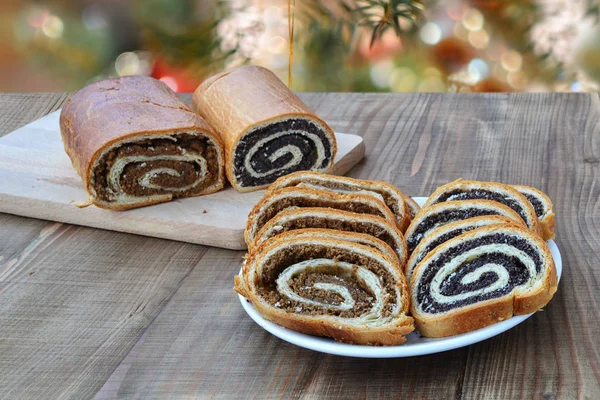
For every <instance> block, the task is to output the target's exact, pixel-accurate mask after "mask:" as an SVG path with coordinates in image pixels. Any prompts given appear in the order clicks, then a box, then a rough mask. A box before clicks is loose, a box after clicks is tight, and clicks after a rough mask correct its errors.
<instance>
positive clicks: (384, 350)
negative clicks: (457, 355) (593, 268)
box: [239, 197, 562, 358]
mask: <svg viewBox="0 0 600 400" xmlns="http://www.w3.org/2000/svg"><path fill="white" fill-rule="evenodd" d="M414 199H415V200H416V201H417V203H419V205H422V204H423V203H424V202H425V200H426V198H425V197H415V198H414ZM548 247H549V248H550V251H551V252H552V258H554V264H555V265H556V272H557V275H558V281H559V282H560V277H561V275H562V258H561V256H560V252H559V251H558V247H557V246H556V243H554V240H549V241H548ZM239 298H240V302H241V303H242V306H243V307H244V310H246V312H247V313H248V315H249V316H250V318H252V319H253V320H254V321H255V322H256V323H257V324H259V325H260V326H262V327H263V328H264V329H265V330H267V331H268V332H270V333H272V334H273V335H275V336H277V337H278V338H280V339H283V340H285V341H286V342H290V343H292V344H295V345H297V346H300V347H304V348H307V349H311V350H316V351H320V352H322V353H329V354H335V355H339V356H349V357H363V358H399V357H412V356H421V355H425V354H432V353H439V352H442V351H447V350H453V349H458V348H460V347H464V346H468V345H470V344H473V343H477V342H481V341H482V340H485V339H489V338H491V337H493V336H496V335H498V334H500V333H502V332H505V331H507V330H509V329H510V328H512V327H514V326H516V325H519V324H520V323H521V322H523V321H525V320H526V319H527V318H529V317H531V316H532V315H533V314H528V315H519V316H516V317H512V318H510V319H507V320H506V321H502V322H498V323H497V324H494V325H490V326H488V327H485V328H482V329H478V330H476V331H473V332H468V333H464V334H462V335H455V336H450V337H447V338H441V339H429V338H424V337H421V336H419V334H418V333H417V332H413V333H411V334H409V335H408V336H407V337H406V339H407V340H406V342H405V343H403V344H401V345H399V346H387V347H374V346H360V345H353V344H344V343H338V342H336V341H334V340H333V339H328V338H323V337H319V336H311V335H306V334H304V333H299V332H295V331H292V330H290V329H287V328H284V327H282V326H279V325H277V324H274V323H273V322H270V321H267V320H266V319H264V318H263V317H262V316H261V315H260V314H259V313H258V312H256V310H255V309H254V307H253V306H252V303H250V302H249V301H248V300H246V299H245V298H244V297H242V296H239Z"/></svg>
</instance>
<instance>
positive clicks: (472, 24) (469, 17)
mask: <svg viewBox="0 0 600 400" xmlns="http://www.w3.org/2000/svg"><path fill="white" fill-rule="evenodd" d="M462 23H463V25H464V26H465V28H467V29H468V30H470V31H478V30H480V29H481V28H483V23H484V18H483V14H481V12H480V11H479V10H477V9H475V8H469V9H468V10H467V12H466V13H465V14H464V16H463V18H462Z"/></svg>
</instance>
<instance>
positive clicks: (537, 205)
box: [521, 192, 546, 218]
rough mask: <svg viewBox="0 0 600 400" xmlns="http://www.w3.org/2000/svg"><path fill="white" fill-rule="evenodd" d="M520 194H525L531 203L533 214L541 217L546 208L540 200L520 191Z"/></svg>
mask: <svg viewBox="0 0 600 400" xmlns="http://www.w3.org/2000/svg"><path fill="white" fill-rule="evenodd" d="M521 194H522V195H523V196H525V198H526V199H527V201H529V202H530V203H531V205H532V206H533V209H534V210H535V215H537V216H538V217H539V218H541V217H543V216H544V214H545V213H546V209H545V207H544V204H543V203H542V202H541V201H540V199H538V198H537V197H535V196H534V195H532V194H529V193H523V192H521Z"/></svg>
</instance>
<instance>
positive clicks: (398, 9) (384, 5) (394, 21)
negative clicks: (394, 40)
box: [344, 0, 428, 46]
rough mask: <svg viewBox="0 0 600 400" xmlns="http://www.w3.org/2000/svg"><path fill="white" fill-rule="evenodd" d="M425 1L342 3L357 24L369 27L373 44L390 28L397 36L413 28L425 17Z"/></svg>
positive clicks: (357, 1) (376, 0)
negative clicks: (352, 4)
mask: <svg viewBox="0 0 600 400" xmlns="http://www.w3.org/2000/svg"><path fill="white" fill-rule="evenodd" d="M426 3H428V0H356V1H355V6H354V7H351V6H349V5H347V4H346V3H344V5H345V9H346V10H348V12H350V13H351V14H353V15H354V17H355V18H356V19H357V20H358V24H359V25H362V26H369V27H370V28H371V30H372V33H371V46H373V44H374V43H375V41H376V40H377V39H379V38H381V37H382V36H383V34H384V33H385V32H386V31H387V30H388V29H390V28H392V29H393V30H394V32H395V33H396V35H397V36H401V35H402V33H403V32H405V31H409V30H413V29H415V28H416V27H417V26H418V25H419V24H420V23H421V22H422V21H423V20H424V18H425V14H424V10H425V6H426ZM405 27H406V28H405Z"/></svg>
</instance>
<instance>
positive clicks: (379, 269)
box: [235, 232, 414, 345]
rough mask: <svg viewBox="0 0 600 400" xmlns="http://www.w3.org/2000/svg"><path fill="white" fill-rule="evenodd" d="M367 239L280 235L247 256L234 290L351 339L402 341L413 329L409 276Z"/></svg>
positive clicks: (310, 329) (312, 329)
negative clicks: (363, 241) (370, 244)
mask: <svg viewBox="0 0 600 400" xmlns="http://www.w3.org/2000/svg"><path fill="white" fill-rule="evenodd" d="M352 235H354V234H352V233H346V235H345V236H346V237H348V236H352ZM361 240H362V238H356V239H355V240H350V241H348V240H340V239H335V238H332V237H323V236H322V235H315V236H313V235H309V234H303V233H302V232H300V234H299V235H280V236H277V237H274V238H272V239H269V240H267V241H266V242H264V243H263V244H262V245H261V246H260V247H259V248H258V249H257V250H256V251H255V252H253V253H252V254H251V255H250V256H249V257H248V259H247V260H246V262H245V263H244V266H243V268H242V274H241V276H236V277H235V290H236V291H237V292H238V293H239V294H241V295H242V296H244V297H246V298H247V299H248V300H249V301H251V302H252V304H253V306H254V308H255V309H256V310H257V311H258V312H259V313H260V314H261V315H262V316H263V317H264V318H265V319H268V320H270V321H272V322H274V323H276V324H279V325H282V326H284V327H286V328H288V329H292V330H295V331H298V332H302V333H306V334H310V335H318V336H327V337H331V338H333V339H335V340H337V341H340V342H345V343H352V344H361V345H397V344H401V343H403V342H404V341H405V340H406V337H405V335H407V334H408V333H410V332H411V331H412V330H413V329H414V325H413V320H412V318H411V317H409V316H408V315H407V312H408V309H409V301H408V299H409V294H408V290H407V282H406V279H405V277H404V274H403V273H402V271H401V270H400V268H399V266H398V264H396V263H395V262H394V261H393V260H392V259H390V258H389V257H388V256H386V255H385V254H384V253H382V252H381V251H379V250H377V249H376V248H373V247H370V246H365V245H363V244H359V243H358V242H359V241H361Z"/></svg>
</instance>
